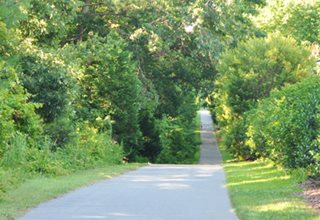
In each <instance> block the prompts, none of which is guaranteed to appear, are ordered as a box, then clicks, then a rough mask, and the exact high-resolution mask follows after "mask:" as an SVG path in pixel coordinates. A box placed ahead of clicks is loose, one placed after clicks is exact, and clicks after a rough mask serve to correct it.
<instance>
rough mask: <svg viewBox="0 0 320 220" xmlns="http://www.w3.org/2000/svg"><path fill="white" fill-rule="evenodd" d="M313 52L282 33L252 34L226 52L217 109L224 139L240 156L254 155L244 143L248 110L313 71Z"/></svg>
mask: <svg viewBox="0 0 320 220" xmlns="http://www.w3.org/2000/svg"><path fill="white" fill-rule="evenodd" d="M309 56H310V52H309V51H308V50H307V49H306V48H304V47H302V46H299V45H297V43H296V42H295V41H294V40H293V39H290V38H284V37H281V36H279V35H270V36H269V37H268V38H252V39H250V40H248V41H246V42H241V43H240V44H239V45H238V47H237V48H235V49H232V50H229V51H226V52H225V53H224V54H223V55H222V57H221V59H220V62H219V65H218V67H217V69H218V71H219V74H218V78H217V80H216V81H215V86H216V87H215V91H214V101H215V106H216V107H215V111H216V117H217V120H218V122H219V125H220V126H221V127H222V129H223V132H224V141H225V143H228V145H227V147H229V149H232V152H233V153H234V154H235V155H236V156H239V157H243V158H244V159H249V158H250V157H251V155H247V152H249V149H247V148H246V146H244V143H245V140H244V138H245V133H244V132H245V131H246V128H245V127H242V126H246V124H243V123H242V124H241V123H240V122H239V121H244V122H245V121H247V120H246V118H245V117H246V116H245V115H244V113H245V112H246V111H249V110H250V109H253V108H255V107H256V104H257V101H258V100H260V99H263V98H265V97H268V96H269V94H270V92H271V91H272V90H273V89H276V88H281V87H282V86H284V85H285V84H289V83H296V82H298V81H300V80H301V79H303V78H305V77H306V76H307V75H310V70H311V69H312V67H313V66H314V61H313V60H311V59H309ZM240 125H241V129H240V130H238V129H239V126H240ZM239 145H240V146H239Z"/></svg>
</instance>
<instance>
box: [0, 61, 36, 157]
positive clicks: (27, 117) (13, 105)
mask: <svg viewBox="0 0 320 220" xmlns="http://www.w3.org/2000/svg"><path fill="white" fill-rule="evenodd" d="M0 69H1V73H0V74H1V75H0V80H1V81H0V118H1V120H0V160H1V158H2V156H3V154H4V152H5V151H6V150H7V148H10V146H9V145H10V143H11V142H12V141H14V139H15V138H16V136H17V135H18V133H22V134H24V135H26V136H27V137H28V139H29V138H30V139H33V138H38V137H39V136H40V135H41V133H42V123H41V120H40V118H39V117H38V116H37V115H36V113H35V110H36V108H37V107H40V106H39V105H38V104H34V103H30V102H28V96H29V95H28V94H27V93H25V91H24V89H23V87H22V86H21V85H20V84H19V82H18V79H17V76H16V74H15V71H14V70H13V69H12V68H11V67H9V66H8V65H7V64H6V63H4V62H1V63H0ZM30 141H31V140H30Z"/></svg>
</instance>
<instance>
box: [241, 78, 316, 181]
mask: <svg viewBox="0 0 320 220" xmlns="http://www.w3.org/2000/svg"><path fill="white" fill-rule="evenodd" d="M248 122H249V128H248V132H247V134H248V141H247V143H248V145H249V146H250V149H251V150H252V151H253V152H254V153H255V154H257V155H259V156H263V157H270V158H271V159H272V160H274V161H275V162H277V163H280V164H282V165H284V166H285V167H289V168H297V167H312V170H313V172H314V173H315V174H318V175H319V171H320V170H319V169H320V157H319V155H320V78H319V77H311V78H308V79H305V80H304V81H302V82H300V83H297V84H295V85H289V86H286V87H284V88H283V89H282V90H280V91H274V92H273V93H272V95H271V96H270V97H269V98H267V99H265V100H263V101H261V102H260V103H259V105H258V108H257V109H254V110H252V111H251V112H249V113H248Z"/></svg>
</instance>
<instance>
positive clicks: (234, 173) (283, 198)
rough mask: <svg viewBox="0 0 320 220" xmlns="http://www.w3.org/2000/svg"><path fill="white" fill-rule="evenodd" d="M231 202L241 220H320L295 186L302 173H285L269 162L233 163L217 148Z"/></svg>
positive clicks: (302, 175) (301, 179)
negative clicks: (221, 160) (222, 162)
mask: <svg viewBox="0 0 320 220" xmlns="http://www.w3.org/2000/svg"><path fill="white" fill-rule="evenodd" d="M220 152H221V154H222V157H223V161H224V164H223V166H224V170H225V172H226V176H227V187H228V190H229V194H230V198H231V201H232V204H233V207H234V209H235V212H236V213H237V215H238V217H239V219H240V220H251V219H252V220H257V219H259V220H263V219H268V220H270V219H275V220H293V219H297V220H298V219H299V220H304V219H308V220H309V219H312V220H315V219H318V220H319V219H320V216H319V215H317V214H316V213H315V212H313V210H312V209H311V208H309V207H307V205H306V204H305V202H304V201H303V198H302V197H299V196H297V193H298V192H301V188H300V187H299V186H298V184H299V183H300V182H302V181H304V180H305V179H306V176H305V175H304V172H303V171H300V172H299V171H293V172H292V173H287V172H285V170H282V169H279V168H277V167H275V166H274V165H273V164H272V163H271V162H266V161H254V162H247V161H245V162H235V161H232V160H231V156H230V154H229V153H228V152H227V151H226V149H225V148H224V147H221V146H220Z"/></svg>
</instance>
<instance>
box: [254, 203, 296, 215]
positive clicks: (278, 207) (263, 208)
mask: <svg viewBox="0 0 320 220" xmlns="http://www.w3.org/2000/svg"><path fill="white" fill-rule="evenodd" d="M299 206H301V204H300V203H295V202H292V201H283V202H275V203H269V204H265V205H260V206H255V207H254V208H252V210H254V211H259V212H269V211H284V210H286V209H296V208H297V207H299Z"/></svg>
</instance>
